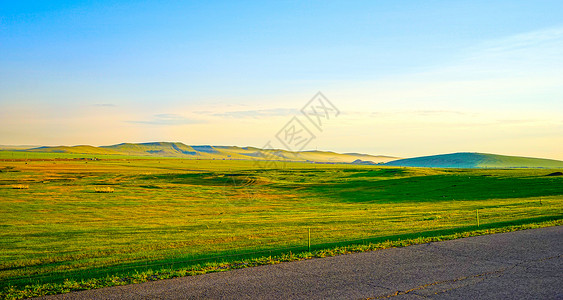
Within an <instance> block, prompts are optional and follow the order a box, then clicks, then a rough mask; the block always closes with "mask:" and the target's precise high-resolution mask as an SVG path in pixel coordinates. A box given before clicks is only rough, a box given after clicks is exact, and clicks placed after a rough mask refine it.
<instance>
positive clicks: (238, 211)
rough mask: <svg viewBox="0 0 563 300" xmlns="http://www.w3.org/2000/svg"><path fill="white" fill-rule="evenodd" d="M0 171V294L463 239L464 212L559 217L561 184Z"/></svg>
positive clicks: (246, 170)
mask: <svg viewBox="0 0 563 300" xmlns="http://www.w3.org/2000/svg"><path fill="white" fill-rule="evenodd" d="M37 159H39V158H37ZM0 170H3V171H2V172H0V195H1V197H0V216H1V218H0V228H1V229H2V230H1V231H0V245H1V247H0V281H1V282H2V286H3V287H5V286H8V285H10V284H19V282H24V281H22V280H19V281H18V280H16V279H17V278H28V277H29V278H31V279H32V282H33V280H34V279H33V278H36V279H35V280H36V281H40V282H49V281H51V280H59V279H56V278H55V277H53V276H54V275H53V274H61V272H62V274H63V275H64V274H65V272H69V274H75V273H76V272H77V271H80V272H82V271H84V272H83V273H81V275H80V276H86V275H87V274H88V273H87V271H88V270H98V271H99V270H100V269H103V270H105V271H106V272H109V273H111V272H112V270H115V271H116V272H117V271H118V270H119V268H120V266H123V265H124V264H143V263H144V262H151V261H186V260H193V259H198V258H202V257H209V256H214V255H225V254H233V253H245V252H254V251H269V250H275V249H279V248H284V247H296V246H304V245H307V243H308V241H307V239H308V231H309V229H310V230H311V242H312V244H314V245H315V244H322V243H330V242H336V241H345V240H353V239H359V240H361V239H370V238H374V237H391V236H399V235H405V234H411V233H417V232H423V231H424V232H426V231H436V230H450V229H455V228H466V227H467V228H469V227H471V226H475V225H476V215H475V212H476V210H477V209H478V210H479V214H480V223H481V225H482V226H486V225H487V224H496V223H499V222H510V221H518V220H526V219H534V218H535V219H541V218H546V217H549V218H555V219H557V218H559V219H560V218H561V217H562V215H563V201H562V200H563V190H562V189H561V186H562V183H563V177H562V176H545V175H546V174H549V173H553V172H554V171H560V170H544V169H527V170H517V169H514V170H440V169H407V168H389V167H388V168H381V167H373V166H353V165H315V164H304V163H289V164H287V165H286V168H285V169H262V168H259V166H257V165H255V164H253V163H252V162H248V161H228V160H226V161H217V160H215V161H209V160H208V161H206V160H179V159H121V158H120V159H111V160H99V161H74V160H66V161H61V160H58V161H55V160H36V161H0ZM14 185H27V186H29V188H27V189H15V188H14ZM99 191H105V192H99ZM109 191H112V192H109ZM491 226H493V225H491ZM73 272H74V273H73ZM85 274H86V275H85ZM37 276H43V277H37ZM37 278H39V279H37ZM57 278H58V277H57Z"/></svg>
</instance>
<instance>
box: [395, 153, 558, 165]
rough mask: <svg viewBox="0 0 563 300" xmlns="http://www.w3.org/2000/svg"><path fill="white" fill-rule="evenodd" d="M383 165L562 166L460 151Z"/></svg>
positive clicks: (545, 161) (548, 160) (540, 160)
mask: <svg viewBox="0 0 563 300" xmlns="http://www.w3.org/2000/svg"><path fill="white" fill-rule="evenodd" d="M385 165H387V166H401V167H427V168H562V167H563V161H559V160H552V159H542V158H531V157H519V156H505V155H497V154H486V153H470V152H462V153H452V154H441V155H432V156H422V157H415V158H407V159H399V160H394V161H391V162H388V163H386V164H385Z"/></svg>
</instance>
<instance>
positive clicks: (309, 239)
mask: <svg viewBox="0 0 563 300" xmlns="http://www.w3.org/2000/svg"><path fill="white" fill-rule="evenodd" d="M307 246H308V248H309V252H311V228H310V227H309V238H308V239H307Z"/></svg>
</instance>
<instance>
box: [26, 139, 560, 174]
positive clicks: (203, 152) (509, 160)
mask: <svg viewBox="0 0 563 300" xmlns="http://www.w3.org/2000/svg"><path fill="white" fill-rule="evenodd" d="M16 151H30V152H47V153H73V154H88V155H97V154H99V155H127V156H141V157H142V156H146V157H177V158H188V159H190V158H191V159H237V160H256V159H258V160H287V161H301V162H311V163H348V164H357V165H376V164H377V165H383V166H398V167H426V168H563V161H560V160H554V159H543V158H532V157H519V156H507V155H498V154H488V153H476V152H459V153H450V154H439V155H430V156H421V157H414V158H406V159H401V158H397V157H392V156H383V155H369V154H362V153H335V152H332V151H289V150H281V149H260V148H256V147H238V146H210V145H186V144H183V143H179V142H152V143H121V144H117V145H110V146H100V147H95V146H89V145H79V146H57V147H37V148H33V149H25V150H23V149H18V150H16Z"/></svg>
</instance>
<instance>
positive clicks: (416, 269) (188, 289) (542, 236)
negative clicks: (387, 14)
mask: <svg viewBox="0 0 563 300" xmlns="http://www.w3.org/2000/svg"><path fill="white" fill-rule="evenodd" d="M562 238H563V226H558V227H550V228H543V229H532V230H525V231H517V232H510V233H503V234H495V235H488V236H479V237H471V238H466V239H459V240H452V241H445V242H436V243H429V244H423V245H416V246H410V247H405V248H396V249H387V250H380V251H374V252H366V253H359V254H351V255H342V256H336V257H329V258H321V259H311V260H306V261H298V262H291V263H284V264H278V265H268V266H260V267H254V268H247V269H239V270H233V271H228V272H221V273H211V274H205V275H200V276H192V277H184V278H175V279H169V280H162V281H154V282H147V283H143V284H136V285H128V286H120V287H111V288H104V289H98V290H91V291H82V292H75V293H71V294H66V295H58V296H54V297H46V299H367V298H370V299H371V298H376V299H377V298H393V299H423V298H432V299H563V268H562V262H563V260H562V257H561V256H562V254H563V243H562V241H563V240H562Z"/></svg>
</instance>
